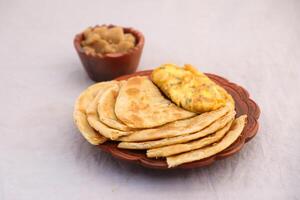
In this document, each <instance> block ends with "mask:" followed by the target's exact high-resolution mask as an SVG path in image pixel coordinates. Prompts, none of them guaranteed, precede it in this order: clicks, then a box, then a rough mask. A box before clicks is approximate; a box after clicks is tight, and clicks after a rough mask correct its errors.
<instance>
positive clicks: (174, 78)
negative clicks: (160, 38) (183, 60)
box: [151, 64, 234, 113]
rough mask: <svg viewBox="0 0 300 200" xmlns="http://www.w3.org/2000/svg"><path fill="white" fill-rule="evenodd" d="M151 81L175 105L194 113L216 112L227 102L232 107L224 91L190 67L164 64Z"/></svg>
mask: <svg viewBox="0 0 300 200" xmlns="http://www.w3.org/2000/svg"><path fill="white" fill-rule="evenodd" d="M151 79H152V81H153V82H154V83H155V84H156V85H157V86H158V87H159V88H160V89H161V91H163V93H164V94H165V95H166V96H168V97H169V98H170V99H171V100H172V101H173V102H174V103H175V104H176V105H178V106H181V107H183V108H184V109H186V110H189V111H192V112H195V113H203V112H208V111H213V110H216V109H218V108H220V107H222V106H225V104H226V103H227V102H229V103H230V104H232V106H234V105H233V104H234V102H233V99H232V97H231V96H230V95H229V94H228V93H227V92H226V90H225V89H223V88H222V87H220V86H219V85H217V84H216V83H215V82H213V81H212V80H211V79H209V77H207V76H206V75H205V74H203V73H201V72H200V71H198V70H197V69H195V68H194V67H193V66H191V65H184V67H179V66H177V65H174V64H164V65H162V66H160V67H158V68H156V69H155V70H154V71H153V72H152V74H151Z"/></svg>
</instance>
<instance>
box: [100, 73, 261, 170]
mask: <svg viewBox="0 0 300 200" xmlns="http://www.w3.org/2000/svg"><path fill="white" fill-rule="evenodd" d="M151 71H152V70H148V71H140V72H136V73H134V74H130V75H125V76H121V77H119V78H117V79H116V80H126V79H128V78H130V77H133V76H138V75H146V76H149V75H150V74H151ZM206 75H207V76H209V77H210V78H211V79H212V80H214V81H215V82H216V83H217V84H219V85H221V86H222V87H224V88H225V89H226V90H227V91H228V92H229V93H230V94H231V95H232V97H233V98H234V100H235V105H236V112H237V116H240V115H242V114H247V115H248V123H247V125H246V127H245V128H244V130H243V132H242V134H241V136H240V137H239V138H238V139H237V140H236V141H235V142H234V143H233V144H232V145H231V146H230V147H228V148H227V149H225V150H224V151H222V152H220V153H218V154H216V155H214V156H212V157H209V158H206V159H202V160H199V161H194V162H191V163H186V164H182V165H179V166H177V167H175V168H196V167H202V166H206V165H210V164H212V163H213V162H214V161H216V160H219V159H223V158H226V157H228V156H231V155H233V154H235V153H237V152H238V151H239V150H241V149H242V147H243V146H244V144H245V143H246V142H248V141H249V140H250V139H252V138H253V137H254V136H255V135H256V133H257V130H258V121H257V120H258V117H259V114H260V109H259V107H258V105H257V104H256V103H255V102H254V101H253V100H252V99H250V98H249V93H248V92H247V91H246V90H245V89H244V88H242V87H241V86H238V85H237V84H235V83H231V82H229V81H228V80H226V79H224V78H222V77H220V76H217V75H214V74H206ZM99 147H100V148H101V149H102V150H104V151H106V152H108V153H110V154H112V155H113V156H114V157H116V158H119V159H122V160H126V161H130V162H133V163H137V164H140V165H142V166H145V167H148V168H155V169H168V166H167V163H166V161H165V160H164V159H151V158H147V157H146V151H141V150H126V149H119V148H117V142H111V141H109V142H106V143H104V144H101V145H99Z"/></svg>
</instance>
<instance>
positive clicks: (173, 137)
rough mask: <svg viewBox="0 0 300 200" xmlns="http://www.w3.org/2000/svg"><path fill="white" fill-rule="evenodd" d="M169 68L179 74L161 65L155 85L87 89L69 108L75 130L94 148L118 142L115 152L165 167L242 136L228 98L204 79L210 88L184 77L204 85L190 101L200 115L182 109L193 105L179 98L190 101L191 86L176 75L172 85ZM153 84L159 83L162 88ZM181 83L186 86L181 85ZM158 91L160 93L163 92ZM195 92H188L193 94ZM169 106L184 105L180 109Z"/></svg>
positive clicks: (140, 80) (134, 81) (141, 81)
mask: <svg viewBox="0 0 300 200" xmlns="http://www.w3.org/2000/svg"><path fill="white" fill-rule="evenodd" d="M169 66H171V68H170V67H169ZM174 67H175V68H176V70H175V71H176V73H178V72H179V73H180V70H179V71H178V70H177V69H178V67H177V66H174V65H167V66H166V65H164V66H161V67H160V68H158V69H157V70H155V71H154V72H153V74H152V80H153V81H154V82H155V83H154V82H153V81H152V80H151V79H150V78H149V77H146V76H136V77H132V78H130V79H128V80H126V81H108V82H101V83H97V84H94V85H92V86H90V87H89V88H87V89H86V90H85V91H83V92H82V93H81V94H80V96H79V97H78V98H77V101H76V104H75V109H74V120H75V123H76V125H77V127H78V129H79V131H80V132H81V133H82V135H83V136H84V137H85V139H86V140H87V141H89V142H90V143H91V144H93V145H99V144H102V143H104V142H106V141H107V140H114V141H120V143H119V144H118V147H119V148H124V149H146V150H147V156H148V157H150V158H158V157H166V160H167V163H168V166H169V167H174V166H177V165H180V164H183V163H187V162H192V161H196V160H200V159H203V158H207V157H210V156H212V155H214V154H216V153H218V152H220V151H222V150H224V149H226V148H227V147H228V146H230V145H231V144H232V143H233V142H234V141H235V140H236V139H237V138H238V136H239V135H240V134H241V132H242V130H243V128H244V125H245V123H246V116H241V117H239V118H237V119H235V111H234V103H233V100H232V98H231V96H230V95H229V94H228V93H227V92H226V91H225V90H224V89H223V88H221V87H220V86H217V85H216V84H215V83H214V82H213V81H211V80H210V79H208V77H206V76H205V75H204V74H201V76H205V78H203V77H202V79H204V80H206V81H207V79H208V80H209V84H208V83H206V82H204V83H202V84H201V83H199V82H197V81H201V80H200V78H199V79H198V78H197V77H192V76H190V75H189V76H188V77H190V78H189V79H191V80H193V81H196V82H197V85H199V86H201V87H202V90H205V84H206V85H208V86H209V90H208V91H207V92H206V91H201V94H202V96H201V95H199V94H195V96H197V97H199V98H192V102H190V103H194V104H195V105H197V107H198V108H201V109H200V110H201V111H203V112H198V111H195V109H189V110H186V109H188V108H193V106H192V105H189V101H188V100H185V99H184V98H185V95H184V94H182V93H184V92H185V91H186V93H187V96H188V98H191V95H190V93H189V92H190V90H189V89H188V88H189V87H191V88H193V87H192V86H193V85H191V84H190V82H189V81H188V80H186V79H184V78H186V77H187V76H182V77H183V79H182V80H180V78H181V76H176V77H175V79H176V80H175V81H174V80H172V71H171V72H170V69H173V68H174ZM180 69H181V70H186V69H184V68H180ZM193 70H194V69H193ZM156 72H159V76H157V74H156ZM168 76H169V77H168ZM195 76H198V75H197V74H195ZM160 77H161V78H160ZM178 77H179V78H178ZM206 78H207V79H206ZM158 80H164V83H161V82H159V81H158ZM174 82H176V83H177V85H176V84H174ZM185 82H186V83H189V84H190V85H189V86H186V85H184V84H185ZM164 84H165V85H164ZM172 84H173V86H172ZM178 84H181V85H178ZM203 84H204V85H203ZM156 85H157V86H158V87H157V86H156ZM166 85H167V86H168V87H165V86H166ZM213 87H216V88H217V90H215V89H214V88H213ZM159 88H163V89H162V91H163V93H162V92H161V90H160V89H159ZM168 88H172V92H169V93H168ZM174 91H175V92H174ZM176 91H180V95H179V96H178V97H180V98H179V101H176V99H175V100H174V99H173V98H176ZM195 91H196V90H195V89H194V88H193V89H192V92H193V93H195ZM210 91H213V92H214V94H211V93H212V92H210ZM217 92H220V94H219V93H217ZM203 94H205V95H209V99H208V100H209V102H210V103H209V104H208V105H209V107H210V108H206V107H205V105H206V104H205V100H207V98H205V97H203ZM165 95H166V96H168V97H170V98H171V99H172V101H171V100H170V99H168V98H167V97H166V96H165ZM214 95H217V96H218V97H217V98H218V99H217V101H214ZM200 97H201V98H200ZM200 101H202V102H200ZM173 102H184V106H182V107H181V104H180V103H176V104H177V105H176V104H175V103H173ZM211 102H217V104H218V105H217V106H215V105H213V104H212V103H211ZM199 105H201V106H199ZM183 107H184V108H185V109H184V108H183Z"/></svg>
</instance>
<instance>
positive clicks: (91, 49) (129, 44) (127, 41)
mask: <svg viewBox="0 0 300 200" xmlns="http://www.w3.org/2000/svg"><path fill="white" fill-rule="evenodd" d="M83 36H84V40H83V41H82V42H81V45H82V48H83V50H84V51H85V52H86V53H88V54H89V53H90V54H107V53H123V52H127V51H128V50H130V49H131V48H133V47H134V46H135V42H136V41H135V37H134V36H133V35H132V34H131V33H124V30H123V28H121V27H111V28H109V27H107V26H100V27H95V28H91V27H89V28H87V29H86V30H85V31H84V32H83Z"/></svg>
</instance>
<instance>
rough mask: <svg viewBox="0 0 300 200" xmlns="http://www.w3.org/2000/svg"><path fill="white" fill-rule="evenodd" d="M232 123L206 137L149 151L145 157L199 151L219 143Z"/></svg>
mask: <svg viewBox="0 0 300 200" xmlns="http://www.w3.org/2000/svg"><path fill="white" fill-rule="evenodd" d="M231 123H232V121H230V122H229V123H228V124H227V125H226V126H224V127H223V128H221V129H220V130H218V131H217V132H215V133H214V134H211V135H208V136H207V137H204V138H201V139H198V140H195V141H192V142H189V143H183V144H174V145H170V146H165V147H159V148H156V149H150V150H148V151H147V156H148V157H150V158H157V157H167V156H172V155H175V154H179V153H183V152H187V151H192V150H195V149H200V148H202V147H205V146H207V145H210V144H212V143H214V142H217V141H219V140H220V139H221V138H222V137H223V136H224V135H225V133H226V132H227V131H228V130H229V128H230V126H231Z"/></svg>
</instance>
